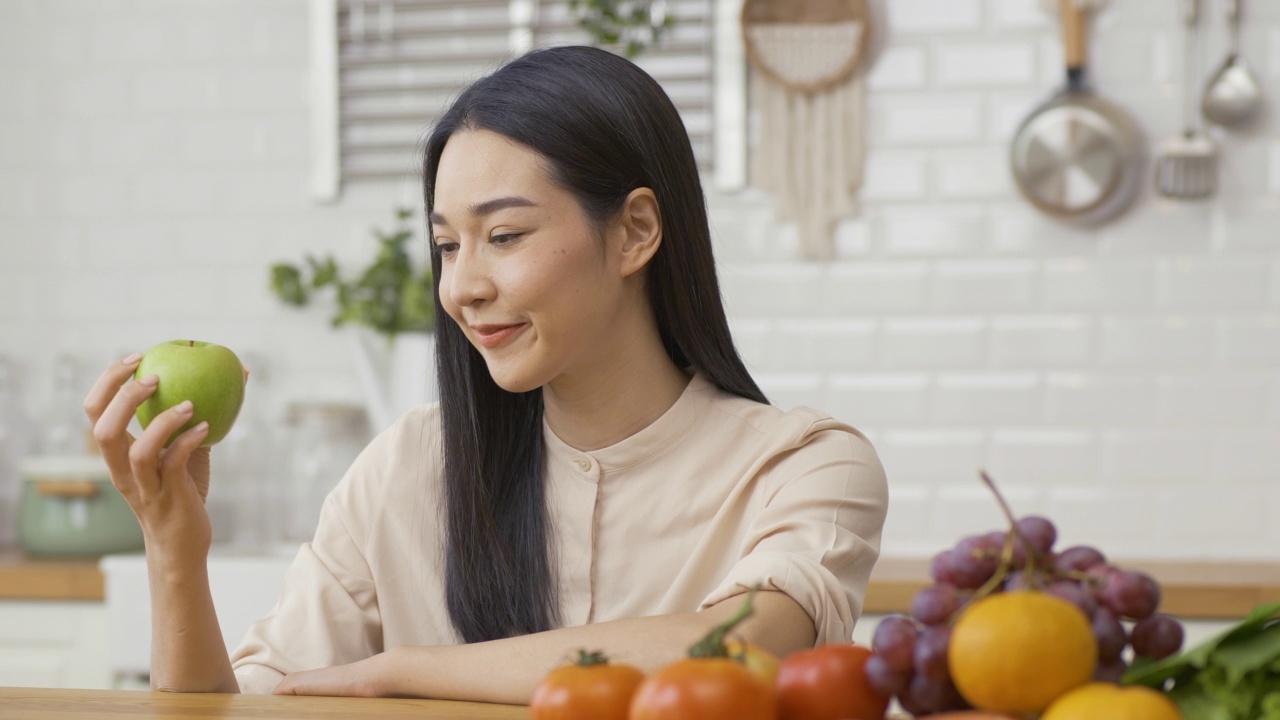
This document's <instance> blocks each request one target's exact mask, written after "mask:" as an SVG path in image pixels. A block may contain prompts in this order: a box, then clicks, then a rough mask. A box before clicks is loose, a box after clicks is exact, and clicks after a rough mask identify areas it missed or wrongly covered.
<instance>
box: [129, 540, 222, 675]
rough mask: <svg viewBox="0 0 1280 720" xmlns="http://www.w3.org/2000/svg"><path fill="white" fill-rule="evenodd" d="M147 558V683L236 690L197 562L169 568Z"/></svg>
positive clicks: (206, 582)
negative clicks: (189, 565) (148, 637)
mask: <svg viewBox="0 0 1280 720" xmlns="http://www.w3.org/2000/svg"><path fill="white" fill-rule="evenodd" d="M152 557H153V556H152V555H151V553H148V556H147V572H148V574H149V576H150V585H151V687H152V688H153V689H155V690H161V691H168V692H217V693H238V692H240V685H239V683H237V682H236V676H235V673H233V672H232V671H231V660H230V658H229V657H228V656H227V647H226V643H225V642H224V641H223V639H222V630H221V628H220V627H219V625H218V616H217V613H216V612H215V611H214V607H213V595H212V593H211V592H210V590H209V571H208V567H207V566H206V565H204V564H203V563H201V564H198V565H197V566H195V567H184V568H181V569H174V568H171V567H166V566H165V564H164V562H163V561H160V560H158V559H157V560H153V559H152Z"/></svg>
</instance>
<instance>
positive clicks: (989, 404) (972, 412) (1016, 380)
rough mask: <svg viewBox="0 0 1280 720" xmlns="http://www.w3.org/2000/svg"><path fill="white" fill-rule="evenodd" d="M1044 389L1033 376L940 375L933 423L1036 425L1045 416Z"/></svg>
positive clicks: (934, 395) (934, 402)
mask: <svg viewBox="0 0 1280 720" xmlns="http://www.w3.org/2000/svg"><path fill="white" fill-rule="evenodd" d="M1044 397H1045V394H1044V386H1043V384H1042V383H1041V382H1040V379H1039V378H1038V377H1037V376H1036V375H1035V374H1034V373H1018V374H973V375H958V374H940V375H939V376H938V380H937V383H936V386H935V387H934V391H933V412H932V415H933V418H932V419H933V421H934V422H935V423H938V424H940V425H954V426H965V425H976V426H980V427H988V426H991V425H1015V424H1024V425H1035V424H1038V423H1039V422H1041V419H1042V418H1043V416H1044V405H1045V401H1044Z"/></svg>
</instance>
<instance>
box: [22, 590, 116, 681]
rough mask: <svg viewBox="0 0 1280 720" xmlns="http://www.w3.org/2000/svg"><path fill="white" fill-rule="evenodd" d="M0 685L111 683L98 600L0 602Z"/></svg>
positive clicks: (104, 616)
mask: <svg viewBox="0 0 1280 720" xmlns="http://www.w3.org/2000/svg"><path fill="white" fill-rule="evenodd" d="M0 686H16V687H42V688H87V689H93V690H107V689H110V688H111V686H112V676H111V668H110V665H109V664H108V662H107V609H106V606H105V605H103V604H102V603H100V602H70V601H65V602H53V601H49V602H17V601H0Z"/></svg>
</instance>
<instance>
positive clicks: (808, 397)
mask: <svg viewBox="0 0 1280 720" xmlns="http://www.w3.org/2000/svg"><path fill="white" fill-rule="evenodd" d="M754 377H755V380H756V383H757V384H758V385H759V386H760V390H762V391H763V392H764V394H765V396H766V397H768V398H769V402H771V403H773V404H774V405H776V406H778V407H780V408H782V409H783V410H791V409H792V408H795V407H799V406H802V405H803V406H804V407H810V408H815V409H823V406H824V405H826V403H825V402H824V398H825V397H826V393H825V392H824V385H825V383H824V382H823V379H822V376H821V375H819V374H817V373H756V374H755V376H754Z"/></svg>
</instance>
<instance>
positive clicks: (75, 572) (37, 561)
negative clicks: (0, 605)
mask: <svg viewBox="0 0 1280 720" xmlns="http://www.w3.org/2000/svg"><path fill="white" fill-rule="evenodd" d="M104 588H105V581H104V578H103V576H102V572H101V571H100V570H99V569H98V561H97V559H79V560H46V559H43V558H32V557H28V556H26V555H24V554H22V553H21V552H20V551H18V550H16V549H10V548H2V549H0V600H81V601H85V600H87V601H101V600H102V599H103V597H104Z"/></svg>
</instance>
